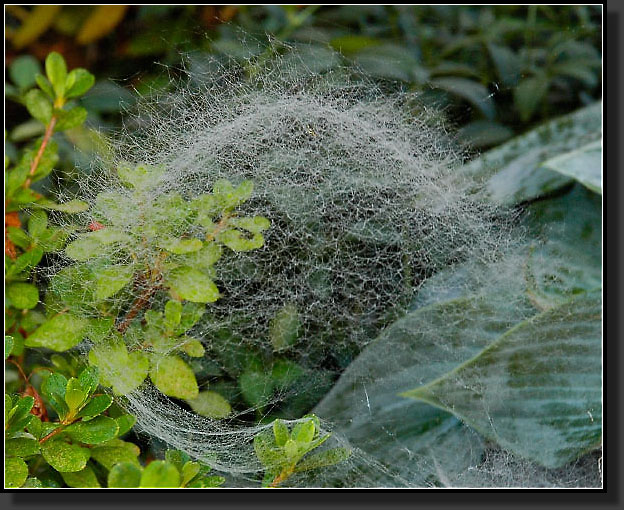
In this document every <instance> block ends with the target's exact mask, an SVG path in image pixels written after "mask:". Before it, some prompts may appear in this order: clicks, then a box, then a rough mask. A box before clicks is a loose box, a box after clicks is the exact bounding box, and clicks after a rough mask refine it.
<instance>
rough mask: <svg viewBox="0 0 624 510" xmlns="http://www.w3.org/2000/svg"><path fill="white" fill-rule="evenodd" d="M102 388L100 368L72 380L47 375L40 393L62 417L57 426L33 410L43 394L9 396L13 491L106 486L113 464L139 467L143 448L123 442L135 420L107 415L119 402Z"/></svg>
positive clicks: (9, 463)
mask: <svg viewBox="0 0 624 510" xmlns="http://www.w3.org/2000/svg"><path fill="white" fill-rule="evenodd" d="M97 388H98V375H97V369H94V368H86V369H84V370H83V371H82V372H81V373H80V374H79V375H78V377H70V378H69V379H67V378H66V377H65V376H63V375H62V374H60V373H58V372H53V373H51V374H49V375H48V376H46V377H45V379H44V380H43V382H42V384H41V389H40V391H41V395H42V396H43V398H44V399H45V401H46V402H47V403H48V405H49V407H50V409H51V410H52V411H53V412H54V413H55V414H56V419H55V420H54V421H49V420H47V419H45V420H42V419H41V418H40V417H39V416H38V415H36V414H33V412H32V411H33V406H34V405H35V402H36V400H37V399H40V398H41V397H39V394H38V393H36V395H37V399H35V397H33V396H19V395H15V396H12V395H8V394H5V472H6V485H7V487H9V488H15V487H58V486H60V485H61V484H63V483H64V484H66V485H67V486H69V487H100V480H101V479H102V478H103V476H104V475H103V473H104V472H105V471H108V470H109V469H111V467H112V466H113V465H115V464H117V463H118V462H122V461H124V462H134V463H136V464H138V460H137V457H138V455H139V453H140V452H139V448H138V447H136V446H135V445H134V444H132V443H128V442H126V441H123V440H121V439H120V436H123V435H124V434H126V433H127V432H128V431H129V430H130V429H131V428H132V426H133V425H134V423H135V418H134V417H133V416H131V415H128V414H120V415H118V416H116V417H112V416H111V415H109V416H107V415H106V414H105V413H106V412H107V411H108V410H109V408H110V406H111V404H112V403H113V399H112V397H110V396H109V395H105V394H98V393H96V390H97ZM39 405H40V404H39ZM108 414H110V413H108ZM44 416H46V417H47V414H46V415H44ZM59 474H60V477H59Z"/></svg>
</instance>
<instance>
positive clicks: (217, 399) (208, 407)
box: [187, 391, 232, 420]
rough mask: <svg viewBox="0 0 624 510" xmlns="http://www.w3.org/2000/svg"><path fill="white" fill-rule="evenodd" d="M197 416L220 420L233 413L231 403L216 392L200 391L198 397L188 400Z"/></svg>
mask: <svg viewBox="0 0 624 510" xmlns="http://www.w3.org/2000/svg"><path fill="white" fill-rule="evenodd" d="M187 402H188V404H189V405H190V406H191V409H193V411H195V412H196V413H197V414H201V415H202V416H208V417H209V418H214V419H216V420H220V419H222V418H227V417H228V416H229V415H230V413H231V412H232V407H231V406H230V403H229V402H228V401H227V400H226V399H225V398H223V397H222V396H221V395H220V394H219V393H217V392H216V391H200V392H199V394H198V395H197V397H195V398H193V399H189V400H187Z"/></svg>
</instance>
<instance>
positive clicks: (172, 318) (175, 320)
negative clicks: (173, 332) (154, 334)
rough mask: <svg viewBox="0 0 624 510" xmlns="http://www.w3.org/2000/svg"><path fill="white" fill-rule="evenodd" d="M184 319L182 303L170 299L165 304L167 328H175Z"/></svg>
mask: <svg viewBox="0 0 624 510" xmlns="http://www.w3.org/2000/svg"><path fill="white" fill-rule="evenodd" d="M181 318H182V303H180V302H179V301H175V300H173V299H170V300H169V301H167V303H166V304H165V326H166V327H167V328H168V329H173V328H175V327H176V326H177V325H178V324H180V319H181Z"/></svg>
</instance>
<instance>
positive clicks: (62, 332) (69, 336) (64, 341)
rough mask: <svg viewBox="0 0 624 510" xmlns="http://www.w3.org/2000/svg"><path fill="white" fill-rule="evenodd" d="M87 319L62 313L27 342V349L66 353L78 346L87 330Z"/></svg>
mask: <svg viewBox="0 0 624 510" xmlns="http://www.w3.org/2000/svg"><path fill="white" fill-rule="evenodd" d="M87 326H88V322H87V320H86V319H83V318H81V317H76V316H75V315H72V314H71V313H69V312H68V313H62V314H58V315H55V316H54V317H52V318H51V319H48V320H47V321H46V322H44V323H43V324H42V325H41V326H39V327H38V328H37V329H36V330H35V331H34V332H33V333H32V334H30V335H28V337H27V338H26V341H25V345H26V347H45V348H46V349H52V350H53V351H59V352H62V351H66V350H67V349H71V348H72V347H74V346H76V345H78V344H79V343H80V342H81V341H82V339H83V337H84V332H85V330H86V329H87Z"/></svg>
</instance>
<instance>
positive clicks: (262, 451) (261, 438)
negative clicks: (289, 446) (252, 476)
mask: <svg viewBox="0 0 624 510" xmlns="http://www.w3.org/2000/svg"><path fill="white" fill-rule="evenodd" d="M287 441H288V440H287ZM284 444H286V443H284ZM253 446H254V452H255V453H256V456H257V457H258V460H259V461H260V462H261V463H262V465H263V466H265V467H269V468H270V467H276V466H279V465H280V464H282V463H284V462H285V461H286V459H284V454H283V451H282V448H281V447H278V446H277V444H276V442H275V438H274V437H273V433H272V432H271V431H270V430H268V429H265V430H263V431H261V432H259V433H258V434H256V435H255V436H254V440H253Z"/></svg>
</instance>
